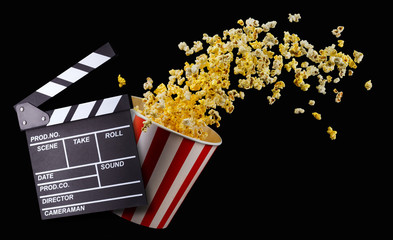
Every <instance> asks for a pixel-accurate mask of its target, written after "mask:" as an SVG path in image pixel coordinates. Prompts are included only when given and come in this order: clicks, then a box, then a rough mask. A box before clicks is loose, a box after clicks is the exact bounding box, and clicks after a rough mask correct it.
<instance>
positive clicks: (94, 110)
mask: <svg viewBox="0 0 393 240" xmlns="http://www.w3.org/2000/svg"><path fill="white" fill-rule="evenodd" d="M102 101H104V99H100V100H97V101H96V103H95V104H94V106H93V108H92V109H91V112H90V114H89V118H91V117H94V116H95V115H96V114H97V111H98V109H99V108H100V106H101V103H102Z"/></svg>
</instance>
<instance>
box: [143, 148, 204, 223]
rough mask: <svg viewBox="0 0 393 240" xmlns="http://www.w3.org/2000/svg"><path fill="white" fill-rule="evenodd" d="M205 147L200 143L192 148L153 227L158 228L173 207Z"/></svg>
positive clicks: (156, 216)
mask: <svg viewBox="0 0 393 240" xmlns="http://www.w3.org/2000/svg"><path fill="white" fill-rule="evenodd" d="M203 147H204V145H203V144H200V143H195V144H194V146H193V147H192V149H191V151H190V153H189V154H188V156H187V158H186V160H185V161H184V164H183V166H182V167H181V168H180V170H179V172H178V173H177V176H176V178H175V180H174V181H173V183H172V186H171V187H170V188H169V191H168V193H167V194H166V196H165V198H164V200H163V202H162V203H161V206H160V208H159V209H158V211H157V213H156V215H155V216H154V218H153V221H152V222H151V224H150V226H151V227H153V228H156V227H158V224H160V222H161V219H162V217H163V216H164V214H165V213H166V211H167V210H168V207H169V206H170V205H171V203H172V201H173V198H174V197H175V196H176V194H177V192H178V191H179V189H180V187H181V186H182V184H183V182H184V180H185V179H186V177H187V175H188V174H189V173H190V170H191V168H192V166H194V163H195V161H196V160H197V159H198V157H199V155H200V154H201V152H202V150H203Z"/></svg>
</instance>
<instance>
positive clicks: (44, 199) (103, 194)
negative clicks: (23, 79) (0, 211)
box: [14, 43, 146, 219]
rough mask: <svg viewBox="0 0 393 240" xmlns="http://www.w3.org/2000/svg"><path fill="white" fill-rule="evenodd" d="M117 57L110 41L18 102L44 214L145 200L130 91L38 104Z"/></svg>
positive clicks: (108, 207) (101, 208) (68, 213)
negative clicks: (42, 107) (57, 105)
mask: <svg viewBox="0 0 393 240" xmlns="http://www.w3.org/2000/svg"><path fill="white" fill-rule="evenodd" d="M113 56H115V52H114V51H113V49H112V47H111V46H110V44H109V43H107V44H105V45H104V46H102V47H100V48H98V49H97V50H96V51H94V52H92V53H90V54H89V55H87V56H86V57H85V58H83V59H82V60H80V61H79V62H78V63H76V64H75V65H73V66H72V67H70V68H69V69H67V70H66V71H64V72H63V73H61V74H60V75H58V76H57V77H56V78H55V79H53V80H51V81H49V82H48V83H46V84H45V85H44V86H42V87H41V88H39V89H38V90H36V91H35V92H33V93H32V94H30V95H29V96H27V97H26V98H25V99H23V100H22V101H20V102H19V103H18V104H16V105H15V106H14V108H15V111H16V113H17V116H18V121H19V127H20V129H21V130H22V131H25V132H26V137H27V143H28V148H29V153H30V160H31V163H32V168H33V174H34V180H35V187H36V192H37V197H38V202H39V207H40V214H41V218H42V219H49V218H58V217H65V216H71V215H78V214H86V213H92V212H100V211H109V210H115V209H121V208H126V207H135V206H143V205H146V195H145V189H144V184H143V181H142V174H141V168H140V162H139V157H138V152H137V148H136V143H135V137H134V130H133V125H132V117H131V113H130V101H129V97H128V95H120V96H114V97H109V98H105V99H101V100H96V101H91V102H86V103H81V104H77V105H73V106H68V107H63V108H58V109H54V110H50V111H42V110H40V109H39V108H38V107H39V106H40V105H41V104H42V103H44V102H46V101H47V100H49V99H50V98H52V97H53V96H55V95H57V94H58V93H59V92H61V91H63V90H64V89H66V88H67V87H68V86H70V85H71V84H73V83H75V82H76V81H78V80H79V79H81V78H82V77H84V76H85V75H87V74H88V73H90V72H91V71H92V70H94V69H96V68H97V67H99V66H101V65H102V64H104V63H105V62H107V61H108V60H109V59H111V58H112V57H113Z"/></svg>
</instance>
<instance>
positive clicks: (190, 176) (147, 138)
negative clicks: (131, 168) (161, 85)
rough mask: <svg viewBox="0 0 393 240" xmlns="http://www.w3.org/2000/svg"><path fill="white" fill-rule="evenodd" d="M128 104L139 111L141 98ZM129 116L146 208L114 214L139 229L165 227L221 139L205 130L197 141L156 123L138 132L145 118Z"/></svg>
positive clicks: (210, 130) (133, 113) (136, 98)
mask: <svg viewBox="0 0 393 240" xmlns="http://www.w3.org/2000/svg"><path fill="white" fill-rule="evenodd" d="M132 102H133V105H134V106H139V109H143V102H142V99H141V98H138V97H132ZM131 114H132V121H133V125H134V131H135V139H136V142H137V148H138V152H139V158H140V161H141V166H142V175H143V181H144V184H145V188H146V197H147V203H148V205H147V206H142V207H133V208H126V209H122V210H117V211H115V212H114V213H115V214H117V215H119V216H121V217H122V218H124V219H126V220H129V221H131V222H134V223H138V224H140V225H143V226H147V227H151V228H166V227H167V226H168V224H169V222H170V221H171V219H172V218H173V216H174V215H175V213H176V211H177V209H178V208H179V207H180V205H181V203H182V202H183V200H184V198H185V197H186V195H187V193H188V192H189V191H190V189H191V187H192V185H193V184H194V182H195V181H196V179H197V178H198V176H199V174H200V173H201V171H202V170H203V168H204V167H205V165H206V163H207V162H208V161H209V159H210V157H211V156H212V154H213V153H214V151H215V150H216V148H217V146H219V145H220V144H221V137H220V136H219V135H218V134H217V133H216V132H215V131H213V130H212V129H211V128H208V127H207V128H206V130H207V132H208V137H207V138H206V140H205V141H201V140H198V139H194V138H191V137H188V136H185V135H183V134H180V133H177V132H175V131H173V130H170V129H168V128H166V127H164V126H162V125H159V124H156V123H153V124H152V125H151V126H150V127H149V128H148V129H147V132H142V131H141V128H142V126H143V121H145V120H146V117H144V116H143V115H141V114H140V113H138V112H136V111H135V110H131Z"/></svg>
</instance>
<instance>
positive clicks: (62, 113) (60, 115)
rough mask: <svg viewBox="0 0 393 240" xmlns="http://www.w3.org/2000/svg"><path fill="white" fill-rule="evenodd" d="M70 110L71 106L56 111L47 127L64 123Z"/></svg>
mask: <svg viewBox="0 0 393 240" xmlns="http://www.w3.org/2000/svg"><path fill="white" fill-rule="evenodd" d="M70 109H71V106H68V107H63V108H58V109H55V110H54V111H53V113H52V116H50V120H49V123H48V124H47V126H51V125H55V124H59V123H63V122H64V120H65V118H66V117H67V114H68V112H69V111H70Z"/></svg>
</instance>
